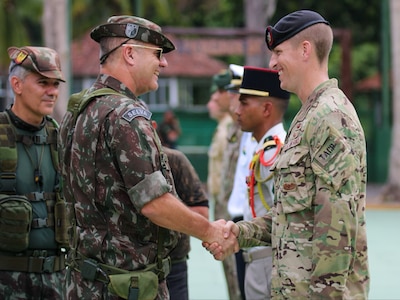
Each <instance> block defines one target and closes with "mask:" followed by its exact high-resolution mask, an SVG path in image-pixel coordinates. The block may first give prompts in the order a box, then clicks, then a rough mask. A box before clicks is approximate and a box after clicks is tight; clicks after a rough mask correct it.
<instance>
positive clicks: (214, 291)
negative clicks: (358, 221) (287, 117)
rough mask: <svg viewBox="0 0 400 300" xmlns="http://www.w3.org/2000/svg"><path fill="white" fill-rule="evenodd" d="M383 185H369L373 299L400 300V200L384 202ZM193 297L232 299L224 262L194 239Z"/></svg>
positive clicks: (211, 299)
mask: <svg viewBox="0 0 400 300" xmlns="http://www.w3.org/2000/svg"><path fill="white" fill-rule="evenodd" d="M381 189H382V186H381V185H373V184H370V185H368V189H367V224H368V225H367V226H368V228H367V230H368V245H369V259H370V261H369V263H370V273H371V288H370V294H369V300H400V288H399V286H400V282H399V278H400V276H399V270H400V255H399V253H400V251H399V249H400V237H399V234H398V230H399V229H400V202H398V203H382V202H381V201H380V200H379V197H378V196H379V193H380V191H381ZM189 293H190V299H191V300H206V299H209V300H228V292H227V287H226V283H225V279H224V275H223V269H222V263H221V262H218V261H215V260H214V259H213V257H212V256H211V255H210V254H209V253H208V252H207V251H205V250H204V249H203V247H202V246H201V242H200V241H199V240H197V239H195V238H192V251H191V253H190V259H189Z"/></svg>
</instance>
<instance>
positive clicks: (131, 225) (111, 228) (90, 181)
mask: <svg viewBox="0 0 400 300" xmlns="http://www.w3.org/2000/svg"><path fill="white" fill-rule="evenodd" d="M91 37H92V39H94V40H95V41H96V42H98V43H99V44H100V64H101V67H100V75H99V76H98V78H97V80H96V82H95V83H94V84H93V85H92V87H90V88H89V90H88V91H86V92H83V93H82V94H76V95H73V96H72V97H71V99H70V103H69V111H68V112H67V113H66V115H65V117H64V120H63V122H62V124H61V130H60V152H61V162H62V171H63V176H64V178H65V186H66V188H67V189H68V191H67V192H66V194H65V197H66V199H67V201H69V202H71V203H74V205H75V218H76V229H75V231H74V234H73V240H72V243H71V248H72V250H71V251H70V253H69V260H68V262H69V266H70V267H69V269H68V272H67V296H68V298H69V299H118V296H117V294H116V293H117V292H118V291H117V290H116V289H111V290H110V287H111V286H108V283H109V281H110V276H114V275H116V274H117V275H118V274H124V273H127V272H130V271H134V270H135V271H138V270H142V269H143V268H145V267H147V266H149V265H151V264H153V263H156V262H159V261H160V260H159V259H158V258H157V256H159V257H161V258H162V261H163V264H162V266H161V267H162V268H159V266H157V268H156V269H155V268H152V271H154V273H156V275H157V276H158V289H157V294H158V295H157V296H156V298H157V299H168V298H169V295H168V289H167V286H166V281H165V276H166V275H167V274H168V268H167V264H164V262H165V261H166V258H167V255H168V253H169V252H170V251H171V250H172V249H173V248H174V247H175V246H176V243H177V240H178V238H179V234H178V232H176V231H180V232H182V233H185V234H189V235H192V236H194V237H197V238H198V239H201V240H208V241H212V240H217V241H220V242H222V243H224V241H223V240H222V235H223V233H222V226H221V225H216V224H214V223H213V224H211V223H209V221H208V219H206V218H204V217H203V216H201V215H200V214H197V213H195V212H192V211H191V210H190V209H189V208H187V207H186V206H185V205H184V204H183V203H182V202H181V201H180V200H179V199H178V198H176V192H175V188H174V185H173V179H172V175H171V170H170V167H169V164H168V159H167V157H166V155H165V153H164V152H163V151H162V146H161V143H160V140H159V138H158V136H157V134H156V132H155V129H154V128H153V126H152V121H151V113H150V112H149V111H148V110H147V109H146V107H144V105H143V104H142V103H141V102H140V100H139V98H137V97H138V96H139V95H141V94H143V93H146V92H149V91H151V90H156V89H157V88H158V76H159V74H160V71H161V69H162V68H164V67H167V66H168V62H167V60H166V58H165V57H164V56H162V53H163V52H164V53H167V52H170V51H172V50H174V49H175V47H174V45H173V44H172V42H171V41H170V40H169V39H168V38H167V37H166V36H165V35H163V34H162V33H161V28H160V27H159V26H158V25H156V24H154V23H153V22H151V21H148V20H145V19H142V18H139V17H133V16H114V17H111V18H109V19H108V22H107V23H106V24H102V25H99V26H98V27H96V28H95V29H94V30H93V31H92V32H91ZM104 88H107V89H104ZM92 92H97V93H103V94H99V95H97V96H94V97H92V98H91V101H90V102H88V103H87V105H86V106H82V107H83V108H82V111H81V113H80V114H75V113H76V112H77V111H78V112H79V111H80V110H77V109H76V108H77V107H79V105H72V104H73V103H75V101H77V99H78V100H79V99H81V100H82V99H86V98H85V95H93V94H92ZM88 97H89V98H90V96H88ZM82 101H83V100H82ZM77 103H79V101H77ZM74 116H77V117H76V121H75V120H74ZM167 228H169V230H167ZM150 275H151V274H150ZM129 276H131V275H129ZM132 276H133V275H132ZM153 277H154V276H153ZM129 278H130V277H129ZM129 278H128V279H127V283H128V284H129V286H130V285H132V286H131V289H128V288H126V289H123V290H122V291H121V292H122V293H124V295H122V296H124V297H127V296H128V292H129V295H130V297H135V295H136V296H137V295H138V294H137V293H139V295H140V293H141V291H146V289H142V288H139V290H137V288H138V287H137V284H139V285H140V284H141V283H142V282H143V280H140V281H135V280H133V281H132V282H131V281H130V279H129ZM145 281H146V282H148V279H146V280H145ZM120 283H121V282H120ZM122 296H121V297H122Z"/></svg>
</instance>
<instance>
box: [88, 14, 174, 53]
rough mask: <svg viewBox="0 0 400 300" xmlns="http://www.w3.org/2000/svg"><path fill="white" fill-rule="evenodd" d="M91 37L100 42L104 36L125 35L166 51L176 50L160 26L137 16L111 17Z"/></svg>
mask: <svg viewBox="0 0 400 300" xmlns="http://www.w3.org/2000/svg"><path fill="white" fill-rule="evenodd" d="M90 37H91V38H92V39H93V40H95V41H96V42H98V43H99V42H100V40H101V39H102V38H103V37H125V38H129V39H134V40H138V41H142V42H145V43H150V44H153V45H156V46H158V47H160V48H162V49H163V52H164V53H168V52H170V51H172V50H175V46H174V44H173V43H172V42H171V41H170V40H169V39H168V38H167V37H166V36H165V35H164V34H162V32H161V27H160V26H158V25H157V24H155V23H153V22H151V21H149V20H146V19H143V18H140V17H135V16H113V17H110V18H109V19H108V20H107V23H106V24H102V25H99V26H97V27H96V28H94V29H93V30H92V32H91V33H90Z"/></svg>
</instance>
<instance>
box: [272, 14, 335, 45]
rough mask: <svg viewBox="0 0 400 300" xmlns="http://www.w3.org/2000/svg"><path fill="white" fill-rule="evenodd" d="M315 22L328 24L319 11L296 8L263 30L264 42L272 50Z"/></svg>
mask: <svg viewBox="0 0 400 300" xmlns="http://www.w3.org/2000/svg"><path fill="white" fill-rule="evenodd" d="M317 23H324V24H327V25H329V22H328V21H327V20H325V19H324V18H323V17H322V16H321V15H320V14H319V13H317V12H315V11H311V10H298V11H295V12H292V13H290V14H288V15H286V16H284V17H283V18H282V19H280V20H279V21H278V23H276V24H275V26H273V27H272V26H268V27H267V29H266V30H265V42H266V43H267V46H268V49H269V50H273V49H274V48H275V47H276V46H278V45H279V44H280V43H282V42H284V41H286V40H288V39H290V38H291V37H293V36H294V35H296V34H297V33H299V32H300V31H302V30H304V29H306V28H307V27H310V26H311V25H314V24H317Z"/></svg>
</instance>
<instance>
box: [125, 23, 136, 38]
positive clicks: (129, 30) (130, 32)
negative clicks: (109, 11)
mask: <svg viewBox="0 0 400 300" xmlns="http://www.w3.org/2000/svg"><path fill="white" fill-rule="evenodd" d="M138 31H139V26H138V25H136V24H126V28H125V35H126V37H128V38H131V39H133V38H135V37H136V35H137V33H138Z"/></svg>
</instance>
